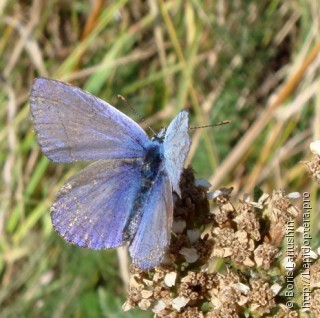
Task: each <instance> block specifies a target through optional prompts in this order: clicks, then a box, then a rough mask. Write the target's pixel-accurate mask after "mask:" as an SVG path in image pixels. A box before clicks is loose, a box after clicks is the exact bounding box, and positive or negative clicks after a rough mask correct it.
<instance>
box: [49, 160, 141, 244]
mask: <svg viewBox="0 0 320 318" xmlns="http://www.w3.org/2000/svg"><path fill="white" fill-rule="evenodd" d="M140 170H141V161H140V160H135V159H123V160H110V161H103V160H100V161H97V162H94V163H92V164H91V165H89V166H88V167H87V168H85V169H84V170H82V171H80V172H79V173H78V174H77V175H76V176H74V177H73V178H71V179H70V180H69V181H67V182H66V183H65V185H64V186H63V187H62V188H61V190H60V192H59V194H58V196H57V198H56V201H55V203H54V204H53V206H52V208H51V219H52V223H53V226H54V229H55V230H56V231H57V232H58V233H59V234H60V235H61V236H62V237H63V238H64V239H65V240H67V241H68V242H70V243H72V244H75V245H78V246H82V247H87V248H91V249H102V248H113V247H117V246H120V245H123V244H125V243H126V242H124V240H123V228H124V226H125V224H126V222H127V219H128V217H129V214H130V210H131V208H132V203H133V201H134V199H135V197H136V195H137V192H138V191H139V187H140Z"/></svg>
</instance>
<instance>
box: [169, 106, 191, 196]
mask: <svg viewBox="0 0 320 318" xmlns="http://www.w3.org/2000/svg"><path fill="white" fill-rule="evenodd" d="M188 125H189V113H188V111H186V110H183V111H181V112H180V113H179V114H178V115H177V116H176V117H175V118H174V119H173V121H172V122H171V123H170V125H169V127H168V129H167V131H166V134H165V138H164V142H163V147H164V158H165V167H166V171H167V173H168V176H169V178H170V181H171V183H172V188H173V190H174V191H175V192H176V193H177V194H178V195H179V196H181V191H180V187H179V182H180V176H181V173H182V170H183V166H184V162H185V160H186V158H187V155H188V153H189V149H190V145H191V140H190V136H189V133H188V130H189V126H188Z"/></svg>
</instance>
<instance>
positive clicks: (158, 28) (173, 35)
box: [0, 0, 320, 318]
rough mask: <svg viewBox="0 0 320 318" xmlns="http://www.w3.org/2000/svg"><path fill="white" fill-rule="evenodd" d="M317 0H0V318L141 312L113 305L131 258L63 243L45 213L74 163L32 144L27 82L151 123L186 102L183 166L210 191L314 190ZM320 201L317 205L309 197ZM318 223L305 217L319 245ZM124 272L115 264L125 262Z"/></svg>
mask: <svg viewBox="0 0 320 318" xmlns="http://www.w3.org/2000/svg"><path fill="white" fill-rule="evenodd" d="M319 41H320V3H319V2H318V1H313V0H304V1H301V0H292V1H286V0H271V1H250V0H232V1H231V0H217V1H199V0H188V1H157V0H149V1H138V0H136V1H126V0H120V1H99V0H95V1H94V0H92V1H80V0H79V1H66V0H59V1H57V0H56V1H41V0H33V1H32V0H29V1H27V0H26V1H17V0H12V1H6V0H0V127H1V129H0V167H1V179H0V180H1V184H0V191H1V192H0V283H1V285H0V308H1V309H0V317H56V318H58V317H150V316H151V314H150V313H149V314H144V313H142V312H140V311H133V312H128V313H122V312H121V305H122V303H124V301H125V294H126V293H125V282H126V281H127V278H126V277H127V276H126V275H127V274H128V273H127V264H126V260H125V257H124V256H123V255H124V254H123V253H122V252H121V253H119V254H117V252H116V251H101V252H93V251H89V250H85V249H81V248H78V247H73V246H71V245H68V244H66V243H65V242H64V241H63V240H62V239H61V238H59V237H58V236H57V234H56V233H54V232H53V229H52V225H51V221H50V216H49V208H50V205H51V204H52V202H53V200H54V197H55V194H56V193H57V191H58V190H59V188H60V187H61V185H62V184H63V182H64V181H65V180H66V179H67V178H68V177H70V176H71V175H72V174H74V173H75V172H76V171H79V169H80V168H81V167H82V166H83V165H81V164H73V165H66V164H64V165H60V164H53V163H50V162H49V161H48V160H47V159H46V158H45V157H44V156H43V155H42V154H41V151H40V148H39V146H38V145H37V144H36V142H35V136H34V131H33V127H32V123H31V121H30V115H29V104H28V94H29V89H30V86H31V84H32V81H33V79H34V77H37V76H44V77H49V78H55V79H59V80H63V81H68V82H70V83H73V84H74V85H77V86H80V87H82V88H83V89H85V90H88V91H90V92H91V93H93V94H95V95H97V96H99V97H100V98H102V99H104V100H107V101H109V102H110V103H111V104H113V105H115V106H116V107H118V108H119V109H121V110H122V111H123V112H125V113H126V114H128V115H129V116H131V117H132V118H134V119H136V120H138V119H137V117H136V116H135V115H134V114H133V112H132V111H131V110H130V109H129V108H128V107H125V106H124V105H123V103H121V102H120V101H119V100H118V98H117V95H118V94H122V95H124V96H125V97H126V99H127V100H128V101H129V103H130V104H131V105H133V106H134V108H135V110H136V111H138V112H139V113H140V114H141V115H142V116H144V117H145V118H147V121H148V123H149V125H151V126H152V128H153V129H158V128H159V127H160V126H161V125H162V126H165V125H167V124H168V123H169V122H170V121H171V120H172V118H173V117H174V115H175V114H177V112H178V111H179V110H181V109H182V108H188V109H189V110H190V112H191V124H192V125H197V126H199V125H204V124H210V123H214V122H217V121H220V120H227V119H228V120H231V121H232V123H231V124H230V125H228V126H222V127H217V128H209V129H199V130H196V131H193V132H192V133H191V135H192V140H193V145H192V149H191V151H190V156H189V159H188V163H192V165H193V167H194V169H195V171H196V175H197V177H199V178H200V177H202V178H205V179H207V180H210V181H211V182H212V184H213V186H214V188H217V187H221V186H233V187H235V196H234V197H235V198H241V196H242V194H243V193H245V192H247V193H251V194H252V193H253V189H254V187H255V186H259V187H261V188H262V189H263V190H264V191H266V192H270V191H272V190H273V189H279V188H281V189H283V190H285V191H286V192H292V191H300V192H302V191H309V192H311V194H312V200H313V202H312V205H313V207H314V214H313V216H312V218H313V220H314V219H315V218H316V212H319V211H317V208H316V206H317V204H316V201H317V191H318V190H317V187H316V185H315V184H314V183H313V182H312V181H311V179H310V177H309V176H308V173H307V171H306V167H305V166H304V165H303V164H301V161H303V160H306V159H307V158H310V156H311V155H310V152H309V143H310V141H311V140H314V139H320V138H319V137H320V125H319V122H320V81H319V65H320V55H319V54H318V52H319V50H320V44H319ZM318 205H319V203H318ZM318 230H319V225H318V224H315V223H314V222H313V233H314V236H313V237H314V238H315V239H314V240H313V244H314V247H317V246H318V245H319V240H318V239H316V234H317V233H318ZM119 263H120V265H121V269H120V265H119Z"/></svg>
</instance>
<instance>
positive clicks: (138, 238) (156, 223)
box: [129, 173, 173, 269]
mask: <svg viewBox="0 0 320 318" xmlns="http://www.w3.org/2000/svg"><path fill="white" fill-rule="evenodd" d="M171 189H172V188H171V184H170V180H169V178H168V177H167V176H166V175H165V174H164V173H160V176H159V177H158V178H157V180H156V181H155V183H154V184H153V187H152V189H151V192H150V195H149V197H148V199H147V202H146V203H145V205H144V210H143V216H142V219H141V221H140V224H139V228H138V230H137V232H136V235H135V237H134V239H133V241H132V243H131V245H130V249H129V251H130V255H131V257H132V260H133V263H134V264H137V265H138V266H139V267H140V268H142V269H149V268H152V267H154V266H156V265H158V264H159V263H160V262H161V260H162V259H163V256H164V254H165V251H166V248H167V247H168V245H169V243H170V234H171V228H172V218H173V201H172V190H171Z"/></svg>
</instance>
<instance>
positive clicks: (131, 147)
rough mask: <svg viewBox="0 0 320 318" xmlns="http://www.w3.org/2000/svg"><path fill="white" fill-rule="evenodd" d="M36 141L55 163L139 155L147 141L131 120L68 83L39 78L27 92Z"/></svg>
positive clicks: (137, 156)
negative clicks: (29, 91) (28, 93)
mask: <svg viewBox="0 0 320 318" xmlns="http://www.w3.org/2000/svg"><path fill="white" fill-rule="evenodd" d="M30 110H31V115H32V118H33V121H34V126H35V130H36V133H37V140H38V142H39V144H40V146H41V148H42V151H43V152H44V153H45V155H46V156H47V157H48V158H49V159H51V160H52V161H56V162H70V161H77V160H99V159H119V158H141V157H143V155H144V152H145V147H146V145H147V144H148V143H149V142H150V141H149V139H148V136H147V135H146V133H145V132H144V130H143V129H142V128H141V127H140V126H139V125H138V124H137V123H136V122H134V121H133V120H132V119H130V118H129V117H127V116H126V115H125V114H123V113H122V112H120V111H118V110H117V109H116V108H114V107H113V106H111V105H110V104H108V103H106V102H104V101H103V100H101V99H99V98H97V97H95V96H93V95H91V94H90V93H87V92H85V91H83V90H81V89H80V88H77V87H74V86H72V85H70V84H66V83H62V82H59V81H56V80H52V79H45V78H38V79H36V80H35V81H34V83H33V86H32V90H31V93H30Z"/></svg>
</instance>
